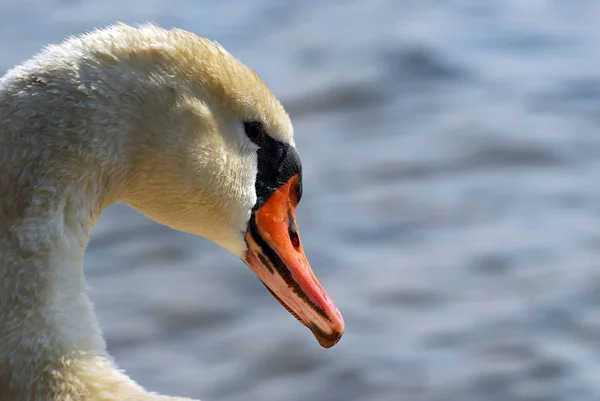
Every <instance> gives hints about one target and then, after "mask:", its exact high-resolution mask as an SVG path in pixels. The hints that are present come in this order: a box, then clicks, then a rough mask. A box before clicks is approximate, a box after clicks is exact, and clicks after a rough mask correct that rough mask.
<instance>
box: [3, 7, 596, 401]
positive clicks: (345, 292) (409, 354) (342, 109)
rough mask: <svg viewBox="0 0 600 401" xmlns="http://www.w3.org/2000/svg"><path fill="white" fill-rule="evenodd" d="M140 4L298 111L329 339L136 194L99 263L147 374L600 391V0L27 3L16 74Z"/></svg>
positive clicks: (369, 389) (169, 381)
mask: <svg viewBox="0 0 600 401" xmlns="http://www.w3.org/2000/svg"><path fill="white" fill-rule="evenodd" d="M116 20H121V21H124V22H128V23H141V22H145V21H153V22H156V23H158V24H161V25H163V26H166V27H171V26H177V27H181V28H184V29H188V30H191V31H194V32H196V33H198V34H200V35H203V36H207V37H210V38H211V39H215V40H217V41H219V42H220V43H221V44H222V45H224V46H225V47H226V48H227V49H229V50H230V51H231V52H232V53H233V54H235V55H236V56H238V57H239V58H241V59H242V60H243V61H244V62H246V63H247V64H249V65H250V66H251V67H252V68H254V69H255V70H256V71H257V72H258V73H259V75H261V76H262V77H263V79H264V80H265V81H266V82H267V83H268V84H269V86H271V88H272V89H273V90H274V91H275V93H276V94H278V95H279V97H280V98H281V100H282V102H283V103H284V104H285V105H286V107H287V108H288V110H289V111H290V114H291V115H292V117H293V120H294V124H295V129H296V141H297V145H298V149H299V151H300V153H301V156H302V159H303V164H304V169H305V179H304V186H305V194H304V197H303V200H302V204H301V205H300V208H299V210H298V219H299V226H300V230H301V232H302V239H303V242H304V247H305V249H306V250H307V254H308V257H309V260H310V261H311V264H312V266H313V268H314V270H315V271H316V274H317V276H318V277H319V278H320V280H321V282H322V284H323V285H324V287H325V288H326V289H327V291H328V293H329V294H330V295H331V296H332V298H333V299H334V300H335V301H336V303H337V305H338V306H339V308H340V309H341V310H342V312H343V314H344V316H345V319H346V324H347V331H346V334H345V335H344V338H343V339H342V341H341V342H340V343H339V344H338V345H336V346H335V347H334V348H332V349H330V350H324V349H321V348H320V347H319V346H318V344H317V343H316V341H315V340H314V339H313V338H312V336H311V335H310V333H309V332H308V331H306V330H305V329H304V328H303V327H302V326H301V325H299V324H298V323H297V322H296V321H295V320H294V319H293V318H292V317H291V316H289V315H288V313H287V312H286V311H285V310H283V308H281V306H280V305H279V304H278V303H277V302H276V301H275V300H274V299H272V297H271V295H270V294H268V293H267V292H266V291H265V290H264V288H263V286H262V285H261V284H260V282H259V281H258V280H257V279H256V278H255V277H254V276H253V274H252V273H251V272H250V271H249V270H248V269H247V268H246V267H245V266H243V264H242V263H241V262H240V261H238V260H237V259H236V258H234V257H233V256H230V255H228V254H227V253H226V251H224V250H222V249H219V248H218V247H217V246H215V245H213V244H211V243H209V242H208V241H206V240H203V239H199V238H195V237H192V236H189V235H186V234H182V233H177V232H174V231H172V230H170V229H168V228H165V227H162V226H159V225H158V224H156V223H153V222H151V221H149V220H147V219H146V218H145V217H143V216H141V215H139V214H137V213H136V212H135V211H132V210H131V209H129V208H127V207H126V206H124V205H116V206H113V207H111V208H110V209H109V210H107V211H106V212H105V213H104V215H103V217H102V218H101V219H100V222H99V223H98V225H97V226H96V227H95V229H94V232H93V239H92V242H91V244H90V247H89V249H88V253H87V257H86V274H87V277H88V280H89V284H90V287H91V296H92V299H93V300H94V302H95V303H96V308H97V312H98V314H99V317H100V321H101V324H102V326H103V328H104V330H105V334H106V338H107V340H108V344H109V348H110V351H111V353H112V354H113V355H114V356H115V358H116V360H117V362H118V363H119V364H120V365H121V366H122V367H123V368H125V369H126V370H127V372H128V373H129V374H130V375H131V376H132V377H133V378H135V379H136V380H138V381H139V382H140V383H141V384H143V385H144V386H146V387H147V388H149V389H151V390H155V391H160V392H164V393H167V394H172V395H182V396H190V397H198V398H202V399H203V400H211V401H224V400H227V401H238V400H240V401H241V400H243V401H252V400H257V401H258V400H261V401H265V400H286V401H287V400H289V401H295V400H298V401H300V400H302V401H305V400H307V399H311V400H317V401H354V400H356V401H359V400H360V401H364V400H369V401H471V400H473V401H495V400H498V401H513V400H514V401H555V400H556V401H558V400H561V401H562V400H565V401H567V400H568V401H587V400H590V401H592V400H594V401H595V400H598V399H600V262H599V260H600V230H599V227H600V185H598V183H600V134H599V132H598V131H599V127H598V125H599V122H600V113H599V110H600V51H599V49H600V25H599V24H598V21H599V20H600V2H596V1H591V0H562V1H559V0H555V1H550V0H547V1H541V0H527V1H523V0H504V1H499V0H496V1H492V0H487V1H485V2H484V1H480V0H471V1H458V0H446V1H442V0H438V1H435V0H427V1H424V0H420V1H417V0H412V1H411V0H404V1H397V0H396V1H393V0H387V1H386V0H381V1H375V0H369V1H367V0H364V1H344V2H342V1H335V2H334V1H330V2H318V1H289V2H285V3H284V2H276V1H266V0H264V1H258V0H257V1H241V0H230V1H220V2H216V1H211V2H200V1H192V0H188V1H184V0H181V1H159V0H152V1H142V0H136V1H128V2H126V1H109V0H102V1H100V0H92V1H66V0H63V1H59V0H50V1H20V2H16V1H12V2H11V1H8V2H7V1H5V2H3V3H0V54H2V56H1V57H0V71H3V70H5V69H7V68H9V67H10V66H12V65H14V64H16V63H19V62H20V61H22V60H24V59H26V58H27V57H29V56H31V55H32V54H34V53H35V52H36V51H38V50H39V48H40V47H41V46H43V45H44V44H47V43H49V42H54V41H59V40H60V39H62V38H63V37H65V36H66V35H69V34H74V33H78V32H82V31H86V30H89V29H91V28H93V27H98V26H102V25H106V24H108V23H112V22H114V21H116Z"/></svg>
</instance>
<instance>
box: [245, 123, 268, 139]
mask: <svg viewBox="0 0 600 401" xmlns="http://www.w3.org/2000/svg"><path fill="white" fill-rule="evenodd" d="M244 130H245V131H246V135H247V136H248V138H250V140H251V141H252V142H254V143H256V144H258V143H259V142H260V140H261V139H262V137H263V136H264V133H265V132H264V131H265V130H264V128H263V126H262V124H261V123H259V122H256V121H253V122H249V123H244Z"/></svg>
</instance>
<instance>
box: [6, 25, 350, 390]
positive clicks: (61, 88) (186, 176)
mask: <svg viewBox="0 0 600 401" xmlns="http://www.w3.org/2000/svg"><path fill="white" fill-rule="evenodd" d="M300 197H301V165H300V161H299V157H298V153H297V152H296V150H295V144H294V141H293V128H292V124H291V122H290V119H289V117H288V115H287V113H286V112H285V110H284V108H283V106H282V105H281V104H280V103H279V101H278V100H277V99H276V97H275V96H274V95H273V94H272V93H271V91H270V90H269V89H268V88H267V86H266V85H265V84H264V83H263V82H262V81H261V80H260V78H258V76H257V75H256V74H255V73H254V72H252V71H251V70H250V69H249V68H248V67H246V66H245V65H244V64H242V63H241V62H240V61H238V60H237V59H236V58H234V57H233V56H231V55H230V54H229V53H228V52H227V51H226V50H224V49H223V48H222V47H220V46H219V45H217V44H215V43H213V42H211V41H209V40H206V39H203V38H200V37H198V36H196V35H194V34H192V33H189V32H185V31H181V30H165V29H162V28H160V27H157V26H154V25H145V26H142V27H139V28H134V27H131V26H128V25H124V24H118V25H114V26H111V27H108V28H105V29H102V30H97V31H93V32H91V33H88V34H86V35H83V36H78V37H72V38H70V39H68V40H66V41H65V42H63V43H60V44H57V45H52V46H49V47H47V48H46V49H45V50H43V51H42V52H41V53H40V54H38V55H37V56H35V57H34V58H32V59H31V60H29V61H26V62H25V63H23V64H21V65H19V66H17V67H15V68H13V69H11V70H10V71H8V73H7V74H6V75H5V76H4V77H2V78H0V401H12V400H19V401H29V400H32V401H50V400H52V401H58V400H61V401H79V400H103V401H104V400H106V401H108V400H183V399H181V398H172V397H166V396H161V395H158V394H154V393H150V392H147V391H146V390H144V389H143V388H142V387H141V386H139V385H138V384H137V383H135V382H134V381H133V380H132V379H130V378H129V377H128V376H127V375H126V374H125V373H124V372H122V371H121V370H119V369H118V368H117V366H116V364H115V363H114V362H113V360H112V359H111V357H110V356H109V355H108V353H107V351H106V344H105V341H104V339H103V336H102V333H101V330H100V327H99V325H98V321H97V319H96V317H95V315H94V313H93V308H92V304H91V302H90V300H89V298H88V297H87V295H86V292H85V279H84V275H83V268H82V264H83V254H84V251H85V247H86V245H87V243H88V240H89V233H90V229H91V227H92V226H93V225H94V223H95V222H96V220H97V219H98V217H99V215H100V213H101V211H102V210H103V209H104V208H106V207H107V206H109V205H111V204H113V203H115V202H119V201H120V202H125V203H127V204H129V205H131V206H132V207H134V208H136V209H137V210H139V211H141V212H142V213H144V214H145V215H146V216H148V217H150V218H152V219H154V220H156V221H158V222H160V223H162V224H165V225H167V226H169V227H172V228H174V229H177V230H181V231H185V232H188V233H192V234H196V235H199V236H203V237H206V238H208V239H210V240H212V241H214V242H216V243H217V244H219V245H221V246H222V247H224V248H225V249H227V250H229V251H230V252H232V253H233V254H235V255H237V256H238V257H239V258H240V259H242V260H243V261H244V262H245V263H246V264H247V265H248V266H249V267H250V268H251V269H252V270H253V271H254V272H255V273H256V274H257V276H258V278H259V279H260V280H261V281H262V282H263V283H264V284H265V285H266V286H267V288H268V289H269V291H271V292H272V293H273V295H274V296H275V297H276V298H277V299H278V300H279V301H280V302H281V303H282V304H283V305H284V306H285V307H286V308H287V309H288V310H289V311H290V312H291V313H292V314H294V315H295V316H296V318H297V319H298V320H300V322H301V323H303V324H304V325H305V326H307V327H308V328H310V329H311V331H312V332H313V333H314V335H315V336H316V338H317V339H318V340H319V342H320V344H321V345H323V346H324V347H330V346H332V345H334V344H335V343H336V342H337V341H338V340H339V338H340V337H341V335H342V333H343V326H344V323H343V319H342V317H341V315H340V313H339V311H338V310H337V308H336V307H335V305H334V304H333V302H332V301H331V300H330V299H329V297H328V296H327V294H326V293H325V291H324V290H323V289H322V287H321V286H320V284H319V283H318V281H317V279H316V278H315V276H314V274H313V273H312V270H311V269H310V266H309V264H308V262H307V260H306V257H305V255H304V251H303V249H302V246H301V244H300V240H299V237H298V234H297V227H296V223H295V217H294V210H295V207H296V205H297V204H298V202H299V201H300Z"/></svg>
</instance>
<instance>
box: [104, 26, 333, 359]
mask: <svg viewBox="0 0 600 401" xmlns="http://www.w3.org/2000/svg"><path fill="white" fill-rule="evenodd" d="M117 29H119V30H121V31H125V32H126V34H125V35H124V36H126V37H129V38H130V39H129V41H130V42H131V41H134V42H135V43H133V45H132V43H125V44H124V45H123V48H124V49H126V51H127V54H125V55H119V54H118V52H119V50H118V47H116V46H115V45H114V38H115V37H116V36H117V35H115V33H114V32H113V33H112V35H109V36H110V37H111V48H110V52H111V56H110V57H108V58H107V57H104V58H107V60H108V61H107V62H109V63H114V62H116V61H114V60H113V58H114V59H115V60H118V63H119V64H123V66H122V68H125V69H128V68H131V69H133V70H135V71H136V72H139V71H140V69H144V68H146V69H147V68H149V67H144V66H146V65H150V62H151V64H152V65H153V67H152V69H151V71H149V72H148V71H145V72H144V73H138V74H137V77H136V75H135V74H133V75H130V76H129V78H128V79H129V80H130V81H131V82H128V84H129V85H134V83H133V81H135V80H136V79H138V78H139V79H140V80H141V85H140V86H138V87H137V89H135V90H134V91H135V92H136V96H137V97H139V98H142V99H143V101H142V102H139V101H138V102H136V108H137V109H136V111H135V113H141V114H140V115H143V118H141V119H139V121H138V122H137V123H136V124H135V129H134V135H133V136H131V138H130V139H128V145H127V146H126V149H128V150H127V151H128V153H129V154H128V160H130V161H131V166H130V169H129V170H130V171H131V173H130V177H129V178H128V184H127V186H126V188H125V189H124V191H123V195H122V200H124V201H125V202H127V203H129V204H130V205H132V206H133V207H135V208H136V209H138V210H140V211H141V212H142V213H144V214H146V215H147V216H149V217H151V218H153V219H154V220H157V221H159V222H161V223H163V224H165V225H167V226H170V227H172V228H175V229H177V230H180V231H185V232H188V233H192V234H195V235H200V236H203V237H206V238H208V239H210V240H212V241H214V242H216V243H217V244H219V245H221V246H222V247H224V248H226V249H227V250H229V251H230V252H232V253H233V254H235V255H236V256H238V257H239V258H240V259H242V260H243V261H244V262H245V263H246V264H247V265H248V266H249V267H250V269H252V271H253V272H254V273H255V274H256V275H257V276H258V278H259V279H260V280H261V281H262V282H263V284H264V285H265V286H266V287H267V289H268V290H269V291H270V292H271V293H272V294H273V296H274V297H275V298H276V299H277V300H278V301H279V302H280V303H281V304H282V305H283V306H284V307H285V308H286V309H287V310H288V311H289V312H290V313H291V314H292V315H294V316H295V317H296V318H297V319H298V320H299V321H300V322H301V323H302V324H304V325H305V326H306V327H308V328H309V329H310V330H311V331H312V332H313V334H314V335H315V337H316V338H317V340H318V341H319V343H320V344H321V345H322V346H323V347H326V348H329V347H331V346H333V345H335V343H337V341H338V340H339V339H340V338H341V336H342V334H343V331H344V321H343V318H342V315H341V314H340V312H339V310H338V309H337V307H336V306H335V304H334V303H333V301H332V300H331V299H330V298H329V296H328V295H327V293H326V292H325V290H324V289H323V288H322V286H321V285H320V284H319V281H318V280H317V278H316V277H315V275H314V273H313V271H312V269H311V267H310V264H309V262H308V260H307V258H306V255H305V253H304V249H303V247H302V243H301V241H300V235H299V230H298V226H297V224H296V218H295V209H296V207H297V206H298V204H299V202H300V200H301V198H302V165H301V162H300V156H299V154H298V152H297V150H296V147H295V143H294V140H293V128H292V123H291V121H290V118H289V116H288V114H287V113H286V111H285V110H284V108H283V106H282V105H281V103H280V102H279V101H278V100H277V99H276V97H275V96H274V95H273V93H272V92H271V91H270V90H269V89H268V88H267V86H266V85H265V84H264V83H263V81H261V80H260V78H259V77H258V76H257V75H256V74H255V73H254V72H253V71H251V70H250V69H249V68H248V67H246V66H245V65H244V64H243V63H242V62H240V61H239V60H237V59H236V58H234V57H233V56H231V55H230V54H229V53H228V52H227V51H225V50H224V49H223V48H221V47H220V46H219V45H217V44H215V43H213V42H210V41H208V40H205V39H202V38H199V37H197V36H195V35H193V34H191V33H188V32H184V31H165V30H162V29H160V28H157V27H153V26H146V27H143V28H141V29H140V30H139V31H138V30H137V29H135V28H131V27H127V26H119V27H118V28H117ZM140 32H141V34H140ZM132 48H135V49H137V50H135V51H133V50H132ZM124 51H125V50H124ZM123 60H125V61H123ZM140 77H141V78H140ZM122 107H123V109H126V108H127V105H126V104H124V105H123V106H122ZM140 108H141V109H140Z"/></svg>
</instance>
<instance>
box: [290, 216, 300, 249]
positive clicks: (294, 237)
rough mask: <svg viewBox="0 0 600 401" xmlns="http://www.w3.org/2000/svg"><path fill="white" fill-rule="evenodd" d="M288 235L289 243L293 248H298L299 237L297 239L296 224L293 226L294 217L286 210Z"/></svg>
mask: <svg viewBox="0 0 600 401" xmlns="http://www.w3.org/2000/svg"><path fill="white" fill-rule="evenodd" d="M288 233H289V234H290V241H291V242H292V245H293V246H294V248H296V249H298V248H300V237H298V231H296V224H294V217H293V216H292V212H291V211H290V210H289V209H288Z"/></svg>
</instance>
